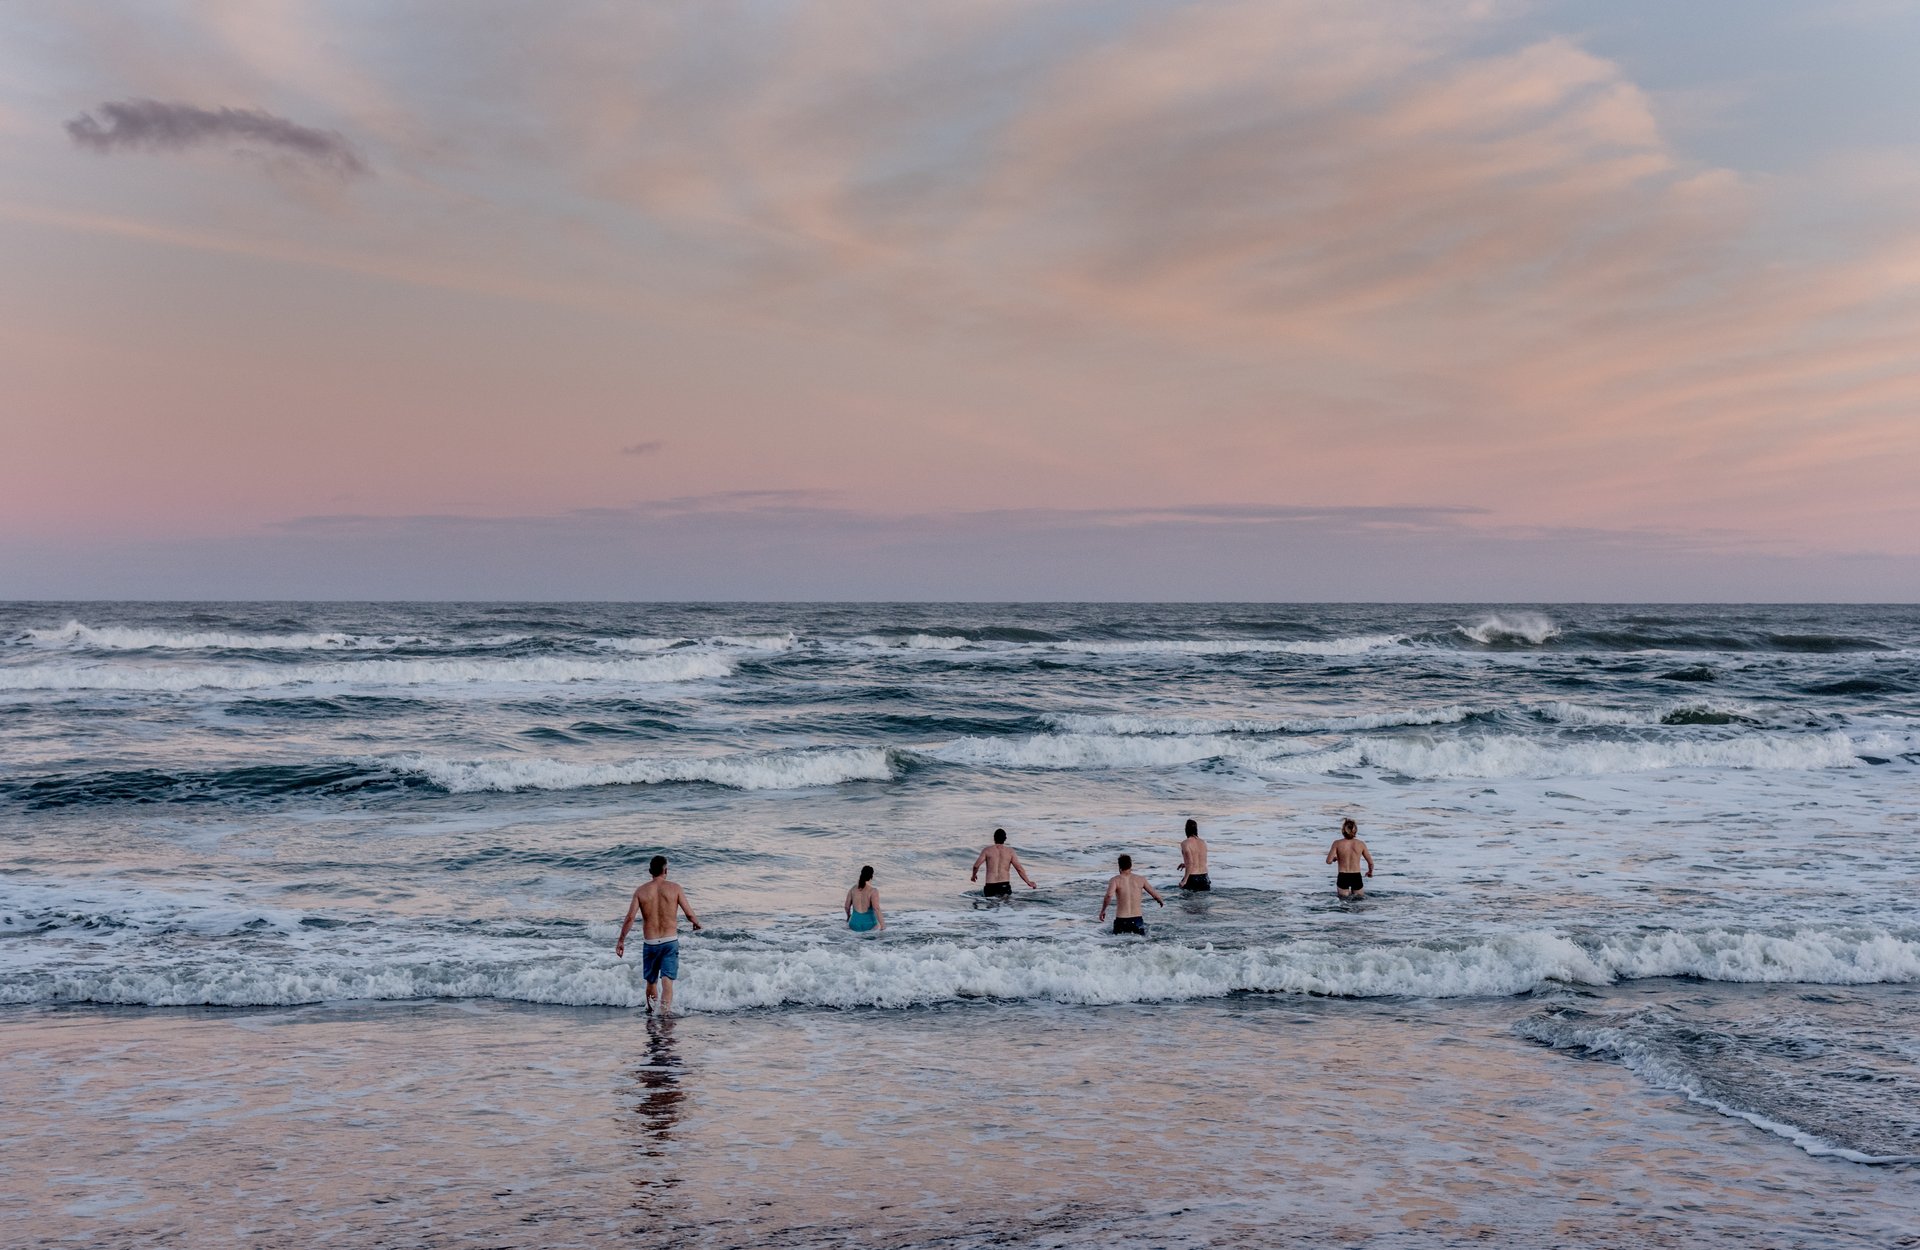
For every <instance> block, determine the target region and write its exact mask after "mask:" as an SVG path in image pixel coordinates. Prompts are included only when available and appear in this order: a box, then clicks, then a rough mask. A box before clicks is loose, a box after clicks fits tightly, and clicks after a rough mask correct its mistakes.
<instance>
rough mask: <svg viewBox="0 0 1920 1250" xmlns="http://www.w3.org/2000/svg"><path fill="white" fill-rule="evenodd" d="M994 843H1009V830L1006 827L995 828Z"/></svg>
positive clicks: (1003, 844) (998, 844)
mask: <svg viewBox="0 0 1920 1250" xmlns="http://www.w3.org/2000/svg"><path fill="white" fill-rule="evenodd" d="M993 844H994V845H995V846H1005V845H1006V844H1007V831H1006V830H1005V829H995V830H994V831H993Z"/></svg>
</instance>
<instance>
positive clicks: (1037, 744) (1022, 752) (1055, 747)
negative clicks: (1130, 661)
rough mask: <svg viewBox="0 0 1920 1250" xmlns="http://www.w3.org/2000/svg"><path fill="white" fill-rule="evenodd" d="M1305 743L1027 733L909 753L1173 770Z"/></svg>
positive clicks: (943, 758)
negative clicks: (1203, 762) (1213, 760)
mask: <svg viewBox="0 0 1920 1250" xmlns="http://www.w3.org/2000/svg"><path fill="white" fill-rule="evenodd" d="M1312 749H1313V746H1312V744H1309V743H1299V742H1293V743H1289V742H1276V741H1272V740H1259V739H1249V738H1246V737H1240V736H1231V735H1221V734H1183V735H1178V736H1172V735H1167V736H1151V735H1140V734H1032V735H1027V736H1023V737H1011V738H979V737H967V738H956V739H954V740H953V741H952V742H948V743H944V744H942V745H940V746H937V747H931V748H925V749H922V750H919V751H916V752H915V754H917V755H920V756H922V757H923V758H926V759H933V760H938V761H940V762H942V763H946V764H964V765H970V766H974V767H985V768H1033V769H1056V770H1057V769H1079V768H1085V769H1105V768H1173V767H1178V766H1179V765H1182V764H1197V763H1199V762H1200V761H1202V760H1212V759H1226V760H1235V761H1247V762H1252V761H1259V760H1267V759H1271V758H1273V757H1275V756H1277V755H1281V754H1284V753H1286V752H1288V751H1307V750H1312Z"/></svg>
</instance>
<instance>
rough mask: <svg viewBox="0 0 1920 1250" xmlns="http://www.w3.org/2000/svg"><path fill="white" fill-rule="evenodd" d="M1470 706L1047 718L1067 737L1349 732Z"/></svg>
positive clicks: (1442, 718) (1430, 720) (1461, 712)
mask: <svg viewBox="0 0 1920 1250" xmlns="http://www.w3.org/2000/svg"><path fill="white" fill-rule="evenodd" d="M1477 711H1478V709H1476V708H1470V707H1436V708H1406V709H1402V710H1397V711H1392V712H1366V713H1361V714H1358V715H1354V716H1276V717H1270V718H1263V717H1240V716H1230V717H1214V716H1129V715H1114V716H1096V715H1085V714H1081V713H1075V712H1063V713H1056V714H1050V715H1047V716H1045V717H1042V719H1043V720H1045V721H1046V723H1047V724H1049V725H1052V726H1053V727H1054V728H1056V729H1060V730H1064V731H1066V732H1067V733H1084V734H1141V735H1146V734H1271V733H1348V732H1354V731H1359V730H1367V729H1390V728H1393V727H1396V726H1400V725H1409V726H1411V725H1452V724H1457V723H1459V722H1461V721H1464V720H1466V719H1467V718H1469V717H1471V716H1473V715H1475V714H1476V713H1477Z"/></svg>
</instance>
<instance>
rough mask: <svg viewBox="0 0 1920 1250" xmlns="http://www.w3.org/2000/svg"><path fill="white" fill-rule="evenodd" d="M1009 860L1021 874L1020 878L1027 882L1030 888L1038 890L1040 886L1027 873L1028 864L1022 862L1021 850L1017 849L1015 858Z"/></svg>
mask: <svg viewBox="0 0 1920 1250" xmlns="http://www.w3.org/2000/svg"><path fill="white" fill-rule="evenodd" d="M1008 862H1009V863H1010V864H1012V865H1013V870H1014V871H1015V872H1017V873H1019V874H1020V879H1021V880H1022V881H1024V882H1026V883H1027V888H1028V889H1029V890H1037V889H1039V888H1040V887H1039V886H1037V885H1035V884H1034V883H1033V878H1032V877H1029V876H1028V875H1027V866H1026V865H1025V864H1023V863H1021V862H1020V852H1018V851H1015V852H1014V853H1013V858H1012V859H1011V860H1009V861H1008Z"/></svg>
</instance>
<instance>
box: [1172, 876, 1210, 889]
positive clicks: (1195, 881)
mask: <svg viewBox="0 0 1920 1250" xmlns="http://www.w3.org/2000/svg"><path fill="white" fill-rule="evenodd" d="M1180 888H1181V889H1183V890H1211V889H1212V888H1213V881H1212V879H1211V878H1209V877H1208V876H1207V874H1206V873H1204V872H1190V873H1188V874H1187V879H1186V880H1185V881H1182V882H1181V883H1180Z"/></svg>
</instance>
